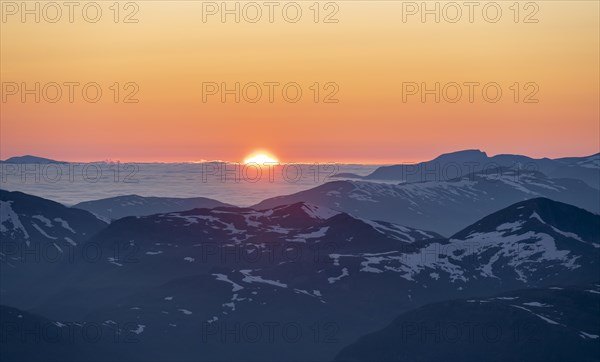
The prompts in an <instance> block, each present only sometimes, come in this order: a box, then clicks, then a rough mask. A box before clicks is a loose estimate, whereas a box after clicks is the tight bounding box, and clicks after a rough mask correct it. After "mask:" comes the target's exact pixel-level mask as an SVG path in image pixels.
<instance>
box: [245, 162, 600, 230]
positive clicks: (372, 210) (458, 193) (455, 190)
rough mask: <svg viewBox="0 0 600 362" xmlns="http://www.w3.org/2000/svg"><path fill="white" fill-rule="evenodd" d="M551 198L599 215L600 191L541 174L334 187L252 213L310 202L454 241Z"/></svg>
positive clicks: (504, 171) (502, 171) (501, 172)
mask: <svg viewBox="0 0 600 362" xmlns="http://www.w3.org/2000/svg"><path fill="white" fill-rule="evenodd" d="M534 197H547V198H550V199H553V200H557V201H561V202H565V203H568V204H572V205H575V206H578V207H582V208H585V209H586V210H589V211H592V212H595V213H598V212H599V211H600V202H599V200H600V191H598V189H595V188H592V187H590V186H589V185H587V184H586V183H584V182H583V181H580V180H575V179H554V178H550V177H547V176H546V175H544V174H543V173H541V172H536V171H523V170H520V171H519V170H515V169H510V168H499V169H490V170H488V171H487V172H480V173H472V174H468V175H465V176H462V177H460V178H457V179H452V180H448V181H426V182H409V183H401V184H386V183H376V182H368V181H358V180H352V181H334V182H328V183H325V184H322V185H319V186H317V187H315V188H312V189H309V190H305V191H301V192H298V193H295V194H292V195H286V196H278V197H273V198H270V199H267V200H264V201H262V202H260V203H258V204H257V205H254V206H252V207H253V208H257V209H261V208H269V207H274V206H277V205H285V204H291V203H294V202H300V201H306V202H309V203H312V204H316V205H321V206H325V207H329V208H332V209H336V210H340V211H343V212H347V213H349V214H352V215H356V216H359V217H363V218H366V219H375V220H385V221H389V222H394V223H399V224H402V225H406V226H410V227H414V228H418V229H426V230H433V231H435V232H438V233H440V234H442V235H451V234H453V233H455V232H457V231H458V230H460V229H461V228H462V227H464V226H465V225H468V224H471V223H473V222H475V221H476V220H478V219H480V218H482V217H484V216H485V215H487V214H489V213H491V212H494V211H496V210H499V209H501V208H504V207H507V206H509V205H511V204H513V203H515V202H519V201H523V200H526V199H530V198H534Z"/></svg>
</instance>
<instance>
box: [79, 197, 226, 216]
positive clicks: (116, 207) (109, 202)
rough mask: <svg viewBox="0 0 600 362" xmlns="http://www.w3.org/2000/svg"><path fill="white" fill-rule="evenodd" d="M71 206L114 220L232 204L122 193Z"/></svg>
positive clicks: (206, 199)
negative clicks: (121, 194)
mask: <svg viewBox="0 0 600 362" xmlns="http://www.w3.org/2000/svg"><path fill="white" fill-rule="evenodd" d="M73 207H74V208H77V209H83V210H86V211H89V212H91V213H93V214H94V215H97V216H98V217H100V218H101V219H103V220H116V219H120V218H122V217H126V216H146V215H152V214H160V213H166V212H175V211H185V210H191V209H196V208H207V209H211V208H214V207H232V205H229V204H226V203H223V202H220V201H217V200H213V199H209V198H206V197H193V198H176V197H147V196H138V195H124V196H116V197H110V198H106V199H99V200H92V201H85V202H81V203H78V204H76V205H74V206H73Z"/></svg>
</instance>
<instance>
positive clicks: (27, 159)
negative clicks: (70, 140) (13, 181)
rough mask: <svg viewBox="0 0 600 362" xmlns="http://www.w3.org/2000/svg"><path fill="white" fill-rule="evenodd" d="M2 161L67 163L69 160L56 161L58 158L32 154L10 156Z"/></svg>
mask: <svg viewBox="0 0 600 362" xmlns="http://www.w3.org/2000/svg"><path fill="white" fill-rule="evenodd" d="M2 162H4V163H43V164H47V163H67V162H64V161H56V160H52V159H49V158H44V157H38V156H32V155H25V156H16V157H11V158H8V159H6V160H4V161H2Z"/></svg>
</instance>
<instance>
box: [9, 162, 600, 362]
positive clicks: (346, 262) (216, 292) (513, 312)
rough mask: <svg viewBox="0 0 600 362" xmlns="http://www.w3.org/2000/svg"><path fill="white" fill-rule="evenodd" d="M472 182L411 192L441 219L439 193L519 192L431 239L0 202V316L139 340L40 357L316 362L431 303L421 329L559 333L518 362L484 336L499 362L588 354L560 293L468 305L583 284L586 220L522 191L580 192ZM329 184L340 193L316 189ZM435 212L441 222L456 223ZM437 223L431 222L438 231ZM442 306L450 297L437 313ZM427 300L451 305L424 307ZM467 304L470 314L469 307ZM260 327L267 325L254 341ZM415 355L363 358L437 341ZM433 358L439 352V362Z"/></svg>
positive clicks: (201, 211)
mask: <svg viewBox="0 0 600 362" xmlns="http://www.w3.org/2000/svg"><path fill="white" fill-rule="evenodd" d="M473 177H474V178H475V180H476V181H472V182H473V184H469V183H468V182H471V181H466V180H460V181H457V182H455V184H456V185H461V186H457V188H455V189H453V188H451V184H452V183H451V182H446V183H440V182H437V185H435V186H431V188H432V189H433V190H434V191H435V192H432V193H431V194H427V195H428V197H425V196H420V198H419V200H420V201H419V202H422V203H423V204H424V205H425V206H426V205H427V203H426V200H428V199H429V198H431V199H433V200H435V197H434V196H436V195H444V196H439V199H438V202H437V204H438V205H440V207H441V206H443V203H442V202H439V201H442V200H444V198H445V199H446V200H452V197H453V195H455V196H456V194H455V193H454V192H453V191H456V193H458V195H459V196H462V197H464V198H465V199H466V198H467V196H466V195H472V196H471V197H473V198H476V196H477V198H476V199H477V200H478V203H474V204H473V205H478V206H479V207H481V208H486V209H487V208H491V207H492V206H489V205H488V203H489V204H491V205H498V204H495V203H494V200H492V197H490V195H502V193H500V192H498V191H497V189H500V190H508V191H505V195H511V193H513V192H515V191H514V190H521V192H522V195H523V196H525V195H529V196H532V197H533V198H530V199H528V200H525V201H521V200H519V202H517V203H514V204H511V205H508V206H507V207H504V208H498V209H496V210H493V211H492V212H488V213H487V214H486V215H487V216H486V215H481V217H479V218H478V220H474V222H472V223H467V224H464V225H462V227H461V228H459V229H457V230H460V231H458V232H455V233H452V234H453V235H452V236H451V237H450V238H444V237H442V236H441V235H439V234H437V233H436V232H435V231H430V230H431V229H428V228H415V227H409V226H404V225H402V224H397V223H392V222H389V221H374V220H373V219H369V218H365V217H364V216H360V215H357V213H347V212H344V211H343V210H341V208H337V209H333V208H329V207H326V206H322V205H316V204H314V203H312V202H310V200H303V201H300V202H290V203H288V204H284V205H276V206H271V207H262V208H258V207H255V208H236V207H216V208H195V209H191V210H187V211H174V212H163V213H159V214H153V215H146V216H129V217H124V218H121V219H118V220H114V221H112V223H110V224H106V223H104V222H102V221H100V220H98V218H97V217H95V216H94V215H92V214H91V213H90V212H88V211H85V210H80V209H76V208H67V207H65V206H63V205H60V204H57V203H55V202H53V201H50V200H45V199H42V198H38V197H34V196H30V195H25V194H22V193H17V192H6V191H2V192H1V193H0V200H1V202H2V204H1V205H2V213H1V215H2V219H1V220H0V226H1V229H0V236H1V239H0V240H1V241H0V246H1V247H2V248H1V250H2V254H0V281H1V283H0V285H1V286H2V288H1V289H0V297H1V300H2V304H3V305H4V307H2V308H1V309H0V312H1V313H4V314H3V318H4V315H9V316H11V317H10V318H12V319H11V320H14V318H16V317H15V315H18V314H20V313H21V314H22V315H23V316H24V318H25V317H26V318H27V319H33V320H35V319H39V320H41V321H45V323H48V322H49V323H55V322H57V323H59V324H61V325H65V326H70V325H75V326H76V324H74V323H78V324H81V325H86V324H90V323H95V324H98V325H100V326H101V328H119V329H120V330H122V331H123V333H125V334H124V335H127V336H133V337H135V338H137V340H138V341H137V342H136V343H134V344H129V345H127V346H126V347H127V348H126V350H127V352H123V354H120V352H122V351H123V350H124V347H123V344H120V343H113V344H111V343H107V344H102V343H101V344H99V345H98V346H96V347H94V346H92V345H89V344H86V345H83V346H82V345H79V344H78V345H77V348H71V349H64V350H61V349H60V348H58V347H57V348H54V349H53V353H55V352H56V353H58V356H59V357H65V358H66V359H79V357H81V358H80V359H89V356H90V355H94V353H97V354H96V355H97V356H115V355H119V356H129V357H130V358H133V357H132V356H134V357H135V358H136V359H138V360H166V359H168V360H256V361H258V360H261V361H263V360H272V361H281V360H331V359H333V358H335V357H336V356H338V358H341V359H346V358H348V359H353V358H355V359H359V360H360V359H361V358H365V357H364V356H366V355H367V354H368V352H369V351H372V346H373V345H372V344H370V343H363V342H362V341H364V340H365V339H359V338H360V337H361V336H364V335H366V334H368V333H371V332H374V331H378V330H381V329H383V328H385V326H386V325H389V323H390V321H391V320H392V319H393V318H394V316H398V315H400V316H401V317H402V316H406V315H408V316H413V315H414V316H415V317H410V318H412V319H409V320H419V318H421V319H423V318H425V317H423V316H424V315H423V314H418V313H421V312H419V310H420V309H418V308H433V309H431V313H429V314H428V313H425V315H429V316H430V317H429V319H427V318H425V319H424V320H426V321H427V322H429V321H431V322H435V321H436V320H437V321H440V322H441V323H442V322H445V321H446V319H444V318H445V317H444V316H443V315H445V316H447V317H448V319H451V318H452V317H453V316H455V317H456V318H457V319H458V320H461V321H466V322H469V323H475V322H481V323H487V322H488V321H489V320H496V318H504V320H503V321H501V323H502V324H501V327H502V328H505V327H506V326H505V324H504V323H508V326H511V327H512V326H514V323H517V322H519V323H520V322H521V321H522V322H524V323H534V324H533V327H535V328H539V327H541V326H545V325H544V324H542V325H539V324H535V322H537V319H539V320H540V321H541V322H542V323H546V324H552V323H550V322H547V321H545V320H544V319H543V318H546V319H548V320H552V321H553V322H555V323H559V324H562V325H565V326H567V327H568V328H566V327H565V328H563V327H561V328H559V329H556V330H554V329H552V330H551V334H550V335H549V336H548V339H545V338H542V339H541V341H540V346H539V348H538V347H531V348H529V347H527V348H525V349H526V350H530V351H531V352H530V354H528V355H527V354H524V355H519V354H510V353H517V352H509V351H505V350H504V348H508V347H510V346H513V344H510V343H509V342H510V341H506V340H504V339H501V343H500V346H502V347H504V348H501V347H497V348H496V347H494V348H496V349H494V351H495V352H494V353H498V354H497V356H498V357H499V358H501V357H511V356H517V357H523V358H522V359H524V360H527V359H529V360H536V359H537V357H540V356H542V357H544V356H546V355H545V354H543V353H545V352H544V351H542V349H543V348H544V346H548V344H552V343H555V342H554V341H555V339H554V338H555V336H556V335H557V334H555V333H563V332H562V331H563V330H566V331H567V332H568V333H567V336H569V338H571V337H572V338H571V339H568V343H565V344H563V345H562V346H561V347H555V346H549V347H548V351H553V349H552V348H555V349H554V350H556V349H558V348H560V349H561V350H560V353H561V354H559V356H566V355H568V353H571V355H572V356H575V357H577V358H576V359H580V358H578V357H581V359H585V358H587V357H589V356H593V354H592V352H593V351H592V349H591V347H587V346H588V344H587V343H590V342H589V341H588V340H587V339H584V337H582V336H585V338H588V336H591V337H589V338H590V339H591V340H594V341H596V339H595V338H594V337H593V336H595V335H598V334H599V333H598V330H597V328H596V329H594V327H593V326H592V324H593V322H594V321H595V319H593V317H589V320H588V319H586V318H588V314H589V313H590V311H589V310H590V308H591V307H590V305H592V304H593V303H597V302H594V301H593V300H592V301H590V300H588V299H585V298H583V297H581V296H580V295H576V296H575V297H573V299H572V300H571V301H569V299H568V298H570V297H567V296H565V297H564V299H560V298H559V297H556V298H555V299H553V300H550V299H548V300H546V299H543V300H537V299H535V298H534V297H531V298H530V299H527V300H526V302H525V303H534V302H536V301H537V302H539V303H540V304H543V305H546V304H548V305H552V306H553V307H552V308H553V309H552V311H550V309H548V310H547V311H546V310H543V311H542V310H540V311H538V310H537V309H541V308H544V307H537V304H536V305H534V304H531V305H521V304H520V303H519V304H517V305H518V306H519V307H523V308H526V309H527V310H525V309H520V308H517V307H512V306H510V305H506V303H505V304H501V303H500V302H498V303H496V304H494V305H492V304H490V306H489V307H488V306H487V302H484V301H483V300H487V299H489V298H488V297H485V298H483V297H482V296H489V295H497V294H501V293H506V292H510V291H514V290H519V289H523V288H542V289H548V288H549V287H550V286H553V287H567V286H571V285H593V284H597V283H599V282H600V265H599V260H600V216H599V215H597V214H593V213H591V212H589V211H586V210H584V209H582V208H579V207H575V206H572V205H568V204H565V203H562V202H558V201H553V200H550V199H548V198H542V197H535V196H536V195H537V193H533V192H532V191H533V190H535V191H536V192H537V191H539V192H542V190H551V191H552V190H556V191H555V193H553V194H552V195H554V196H557V197H558V196H561V195H562V197H565V196H564V195H571V196H569V197H573V198H574V199H576V198H575V197H574V196H572V195H573V194H574V192H573V190H574V189H575V190H579V191H580V192H590V191H591V190H593V189H592V188H589V187H588V186H587V185H586V184H584V183H583V182H581V181H575V180H570V181H562V180H553V179H545V178H544V177H542V176H539V175H538V174H537V173H531V174H526V178H527V179H528V180H529V184H526V183H517V184H516V185H515V184H513V183H509V182H506V181H499V182H497V183H496V184H495V185H496V187H491V186H490V187H489V188H486V187H484V186H481V185H488V184H490V185H491V184H492V183H489V182H487V181H484V180H483V176H481V175H474V176H473ZM360 183H363V184H364V185H366V186H365V187H367V186H368V187H393V188H392V189H384V190H388V191H389V190H393V191H394V192H400V191H398V190H400V189H401V187H400V185H381V184H375V183H370V182H364V181H362V182H360ZM331 184H334V185H336V184H339V182H333V183H330V184H326V185H323V186H327V185H331ZM341 184H342V185H346V184H348V182H343V181H342V182H341ZM349 184H350V185H352V186H353V187H352V188H351V189H343V188H330V189H328V190H327V191H326V192H331V191H337V192H338V193H339V194H338V195H339V198H340V199H343V200H357V201H359V202H362V203H364V204H362V205H367V203H371V204H372V205H377V206H376V207H379V206H380V205H379V204H378V203H373V202H372V201H369V200H368V197H369V196H372V195H373V193H371V194H365V193H364V192H363V193H360V192H358V193H357V191H356V188H354V185H355V184H356V183H355V182H351V183H349ZM423 184H425V183H415V185H416V186H411V187H415V188H416V190H421V191H422V190H427V189H421V187H423ZM444 185H445V186H444ZM573 185H577V187H581V188H582V189H578V188H576V187H574V186H573ZM404 186H406V185H404ZM396 187H397V188H396ZM549 187H550V188H549ZM522 188H525V190H527V191H524V190H522ZM358 190H359V191H361V189H358ZM440 190H446V192H447V193H445V194H443V193H441V191H440ZM459 190H465V191H460V192H459ZM481 190H483V191H485V192H483V191H481ZM581 190H587V191H581ZM559 191H560V192H559ZM386 192H387V191H386ZM413 192H414V193H415V194H418V192H416V191H414V190H413ZM422 192H423V193H424V191H422ZM493 192H498V193H497V194H494V193H493ZM307 195H310V193H309V194H307ZM335 195H336V194H335V193H334V194H333V195H332V196H335ZM353 195H354V196H353ZM356 195H361V196H356ZM381 195H382V197H381V199H380V200H384V199H385V197H383V195H387V196H386V197H387V198H392V195H393V194H392V193H387V194H385V193H381ZM478 195H479V196H478ZM486 195H487V197H486ZM589 195H592V196H589ZM594 195H596V194H588V197H589V198H592V197H594ZM280 201H281V200H280ZM452 202H454V203H455V205H458V203H456V201H452ZM359 205H360V204H359ZM416 205H418V204H416ZM431 205H433V203H431ZM480 205H482V206H480ZM103 207H105V206H103ZM465 207H466V206H465ZM390 210H397V209H390ZM443 210H444V211H445V213H446V214H445V216H446V217H447V218H452V217H454V215H453V214H454V213H457V212H460V211H461V209H460V208H456V209H453V208H452V207H448V208H446V209H443ZM479 212H481V211H479ZM443 215H444V214H443V213H441V212H440V213H439V220H438V221H439V222H443V217H444V216H443ZM470 215H472V216H473V217H474V215H475V213H472V214H470ZM375 220H377V219H376V218H375ZM434 221H435V220H433V219H432V220H431V225H432V226H435V225H436V223H435V222H434ZM469 224H470V225H469ZM465 226H466V227H465ZM71 230H72V231H71ZM70 234H72V236H69V235H70ZM448 235H450V234H448ZM67 237H68V238H70V239H71V240H72V241H73V243H70V242H68V240H67V239H66V238H67ZM57 246H58V247H57ZM59 249H61V250H62V252H61V251H60V250H59ZM35 256H40V258H35ZM590 288H593V287H590ZM590 290H592V289H590ZM593 290H594V291H595V290H596V289H593ZM583 292H585V291H583ZM515 293H521V292H515ZM585 293H591V294H594V293H596V292H585ZM511 295H512V294H511ZM511 295H509V297H511ZM517 296H518V295H517ZM592 297H594V296H592ZM482 298H483V299H482ZM522 298H524V299H525V296H523V297H522ZM536 298H537V296H536ZM548 298H550V296H549V297H548ZM561 298H562V297H561ZM453 299H458V300H463V301H462V302H461V301H458V302H443V301H448V300H453ZM469 300H475V301H477V302H476V304H473V303H475V302H469ZM500 300H502V299H500ZM561 300H564V302H561ZM479 301H482V302H479ZM439 302H443V303H450V304H443V305H444V307H436V306H435V305H437V304H431V303H439ZM452 303H454V304H452ZM490 303H492V302H490ZM561 303H563V304H561ZM577 303H581V304H577ZM472 304H473V306H475V305H479V304H481V305H482V306H481V308H480V309H476V310H475V313H471V311H472V310H471V309H468V308H471V305H472ZM484 304H486V305H485V306H484ZM513 304H514V303H513ZM426 305H433V307H424V306H426ZM446 305H447V306H446ZM570 305H571V306H572V305H578V306H579V305H581V308H580V307H569V306H570ZM596 305H597V304H596ZM15 308H16V309H15ZM536 308H537V309H536ZM574 310H577V311H578V312H577V313H576V312H575V311H574ZM453 311H455V314H453ZM22 312H23V313H27V314H23V313H22ZM407 313H408V314H407ZM409 313H416V314H409ZM561 313H562V314H561ZM538 315H539V316H538ZM540 316H541V317H540ZM542 317H543V318H542ZM402 318H404V317H402ZM570 318H572V319H573V320H574V321H575V322H573V321H572V320H571V319H570ZM513 321H514V322H513ZM17 323H18V321H17ZM277 323H279V324H277ZM291 325H293V327H294V328H296V330H298V329H300V330H301V331H302V332H301V336H300V337H298V338H297V339H295V340H293V341H291V340H290V335H289V334H286V333H282V328H283V327H282V326H288V327H289V326H291ZM596 325H597V324H596ZM248 326H253V327H252V328H255V329H254V330H256V328H258V330H259V332H260V333H261V336H262V337H261V338H259V339H252V338H250V337H249V336H251V335H249V334H248V333H249V332H247V330H246V329H244V328H248ZM257 326H258V327H257ZM266 326H271V327H269V328H275V329H271V330H270V332H269V330H268V329H267V327H266ZM553 326H554V325H553ZM277 328H278V329H277ZM557 328H558V327H557ZM227 331H229V332H227ZM107 333H108V332H107ZM390 333H391V334H390V336H392V337H389V338H388V337H385V338H384V337H382V341H383V342H385V341H389V340H390V339H393V338H394V334H393V333H394V331H392V332H390ZM387 334H388V332H387V330H386V335H387ZM269 335H272V338H267V336H269ZM252 336H255V335H252ZM365 338H366V340H367V341H369V340H370V339H369V337H365ZM0 340H2V339H1V338H0ZM357 340H358V341H359V342H358V344H356V345H352V343H353V342H355V341H357ZM383 342H382V343H383ZM461 343H462V342H461ZM25 345H27V343H25ZM458 345H459V346H460V348H459V350H460V353H461V354H459V355H456V356H457V358H456V359H460V357H461V356H466V357H469V358H470V357H473V358H474V359H476V356H480V357H481V353H482V352H481V351H482V350H484V348H483V347H482V346H481V345H480V344H478V345H476V346H474V347H469V346H467V345H460V344H458ZM11 346H12V345H10V344H9V345H8V347H7V346H6V345H2V346H0V347H2V349H3V351H8V352H6V353H3V356H7V357H3V358H5V359H7V360H16V359H20V358H21V359H22V356H27V357H31V358H33V359H36V358H40V357H39V356H36V355H35V354H34V353H33V354H32V355H29V354H21V353H24V352H23V349H22V348H26V346H23V344H16V345H15V346H16V347H11ZM29 346H31V347H32V348H33V346H35V345H32V344H29ZM346 346H349V347H347V348H345V347H346ZM423 346H424V347H423V348H425V347H427V348H425V350H424V349H423V348H418V345H411V346H409V348H407V349H406V354H402V355H400V356H399V355H398V354H397V353H396V352H397V351H396V350H395V349H394V348H396V346H389V345H385V344H381V348H380V350H379V351H375V352H373V356H374V357H373V358H375V359H379V358H388V356H389V355H391V356H392V359H393V358H396V357H398V356H399V357H398V358H400V360H402V359H403V358H405V359H407V360H418V359H422V360H427V359H436V358H442V357H443V355H442V354H441V352H442V351H446V349H444V348H450V347H448V346H442V347H440V353H439V354H435V353H436V352H435V350H433V349H434V348H433V347H431V346H428V345H423ZM19 348H21V349H19ZM44 348H46V347H44ZM467 348H470V349H469V350H463V349H467ZM340 351H342V352H341V353H340ZM348 351H350V352H348ZM448 353H450V352H447V354H446V357H448V358H450V359H452V358H451V357H452V355H449V354H448ZM469 353H470V354H469ZM347 356H350V357H347ZM394 356H395V357H394ZM440 356H442V357H440ZM107 358H111V357H107ZM124 358H126V357H124ZM557 358H558V357H557ZM590 358H593V357H590ZM58 359H62V358H58ZM491 359H495V358H491ZM519 359H521V358H519ZM542 359H543V358H542Z"/></svg>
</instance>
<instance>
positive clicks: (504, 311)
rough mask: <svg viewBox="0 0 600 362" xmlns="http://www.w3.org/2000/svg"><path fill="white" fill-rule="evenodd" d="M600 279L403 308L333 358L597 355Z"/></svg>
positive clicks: (526, 358) (487, 358) (516, 358)
mask: <svg viewBox="0 0 600 362" xmlns="http://www.w3.org/2000/svg"><path fill="white" fill-rule="evenodd" d="M599 305H600V285H598V284H595V285H586V286H582V287H549V288H544V289H527V290H519V291H515V292H510V293H505V294H502V295H498V296H496V297H491V298H490V297H488V298H477V299H461V300H452V301H446V302H440V303H435V304H430V305H426V306H423V307H421V308H418V309H415V310H411V311H408V312H406V313H403V314H401V315H400V316H399V317H397V318H396V319H395V320H394V321H393V322H392V323H391V324H390V325H388V326H387V327H385V328H383V329H382V330H380V331H377V332H374V333H371V334H368V335H366V336H364V337H361V338H360V339H359V340H358V341H356V342H355V343H353V344H351V345H349V346H348V347H346V348H344V349H343V350H342V351H341V352H340V353H339V354H338V356H337V357H336V360H337V361H597V360H598V356H600V354H599V352H600V314H599V313H598V306H599Z"/></svg>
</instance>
